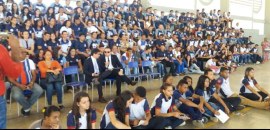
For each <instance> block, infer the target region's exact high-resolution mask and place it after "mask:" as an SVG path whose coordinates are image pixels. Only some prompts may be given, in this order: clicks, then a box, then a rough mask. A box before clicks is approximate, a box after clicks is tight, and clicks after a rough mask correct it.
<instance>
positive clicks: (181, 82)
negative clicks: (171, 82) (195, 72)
mask: <svg viewBox="0 0 270 130" xmlns="http://www.w3.org/2000/svg"><path fill="white" fill-rule="evenodd" d="M184 84H186V85H187V84H188V82H187V81H186V80H184V79H181V80H179V82H178V84H177V87H179V86H183V85H184Z"/></svg>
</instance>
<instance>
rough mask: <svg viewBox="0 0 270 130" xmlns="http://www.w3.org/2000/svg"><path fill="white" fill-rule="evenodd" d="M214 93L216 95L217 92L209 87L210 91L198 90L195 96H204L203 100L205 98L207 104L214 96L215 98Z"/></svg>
mask: <svg viewBox="0 0 270 130" xmlns="http://www.w3.org/2000/svg"><path fill="white" fill-rule="evenodd" d="M214 93H215V91H214V90H213V88H212V87H209V90H208V91H206V90H201V89H196V90H195V94H197V95H199V96H203V98H204V100H205V101H206V102H208V101H209V100H210V99H211V98H212V96H213V94H214Z"/></svg>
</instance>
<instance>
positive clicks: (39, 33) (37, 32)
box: [34, 27, 45, 38]
mask: <svg viewBox="0 0 270 130" xmlns="http://www.w3.org/2000/svg"><path fill="white" fill-rule="evenodd" d="M44 31H45V28H44V27H41V28H40V29H38V28H34V33H35V36H36V38H42V36H43V32H44Z"/></svg>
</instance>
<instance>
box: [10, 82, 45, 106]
mask: <svg viewBox="0 0 270 130" xmlns="http://www.w3.org/2000/svg"><path fill="white" fill-rule="evenodd" d="M31 90H32V92H33V94H32V96H31V98H30V99H26V98H25V96H24V95H23V90H22V89H20V88H18V87H16V86H13V87H12V89H11V94H12V97H13V99H15V100H16V101H17V102H18V103H19V104H20V105H21V106H22V108H23V110H27V109H30V108H31V106H32V105H34V104H35V103H36V101H37V100H38V99H39V97H40V96H41V94H42V93H43V89H42V88H41V87H40V86H39V85H38V84H36V83H35V84H34V86H33V88H32V89H31Z"/></svg>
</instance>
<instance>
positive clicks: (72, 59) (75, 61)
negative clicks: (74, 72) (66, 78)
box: [66, 55, 80, 66]
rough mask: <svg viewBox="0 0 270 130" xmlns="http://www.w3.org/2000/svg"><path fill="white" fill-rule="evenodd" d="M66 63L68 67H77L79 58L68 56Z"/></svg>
mask: <svg viewBox="0 0 270 130" xmlns="http://www.w3.org/2000/svg"><path fill="white" fill-rule="evenodd" d="M66 60H67V62H69V66H79V65H78V63H79V61H80V58H79V56H78V55H75V57H71V56H70V55H68V56H67V58H66Z"/></svg>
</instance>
